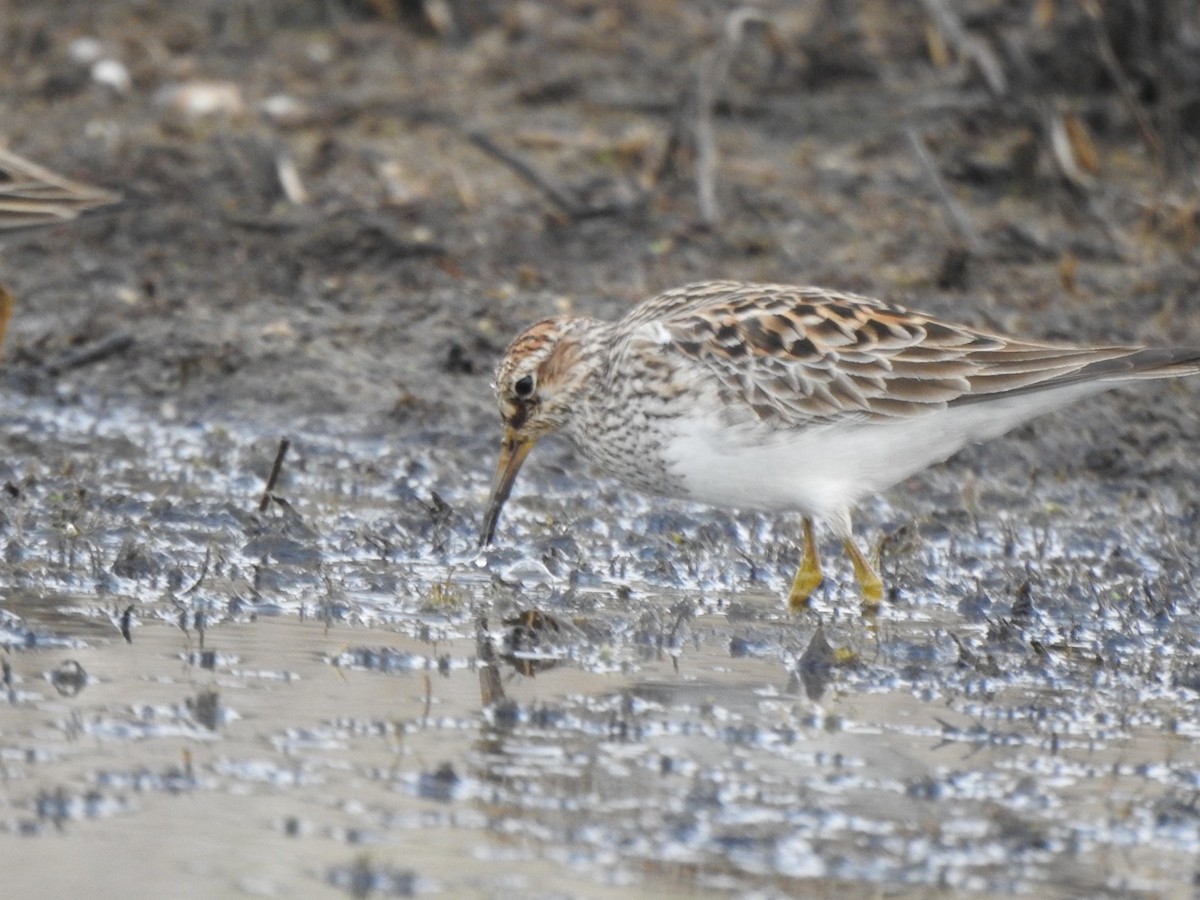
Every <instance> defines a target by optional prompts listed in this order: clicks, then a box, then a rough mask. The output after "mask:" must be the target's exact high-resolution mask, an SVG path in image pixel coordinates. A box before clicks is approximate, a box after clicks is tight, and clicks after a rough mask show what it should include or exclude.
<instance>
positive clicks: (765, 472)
mask: <svg viewBox="0 0 1200 900" xmlns="http://www.w3.org/2000/svg"><path fill="white" fill-rule="evenodd" d="M1106 386H1107V385H1103V384H1096V383H1092V384H1082V385H1072V386H1069V387H1065V388H1062V389H1061V390H1057V391H1046V392H1043V393H1035V394H1024V395H1018V396H1014V397H1008V398H998V399H995V400H987V401H984V402H980V403H974V404H967V405H963V406H956V407H951V408H949V409H934V410H931V411H929V412H928V413H926V414H924V415H920V416H916V417H914V418H909V419H894V420H889V421H885V422H880V423H864V424H838V425H832V426H816V427H812V428H800V429H796V430H794V431H770V430H768V429H765V428H761V427H752V428H745V429H739V428H733V429H731V428H729V427H727V426H725V425H724V424H723V423H722V422H721V420H720V419H719V417H717V416H715V415H708V416H702V417H697V418H691V419H687V420H679V421H677V423H676V431H675V434H674V435H673V437H672V439H671V440H669V441H668V443H667V446H666V448H665V453H664V457H665V460H666V462H667V468H668V470H669V471H670V472H671V473H672V474H673V475H675V476H676V477H677V478H678V479H679V481H680V483H682V485H683V486H684V488H685V490H686V491H687V493H688V496H689V497H690V498H691V499H693V500H697V501H699V502H702V503H710V504H713V505H715V506H730V507H737V508H743V509H756V510H762V511H766V512H783V511H796V512H800V513H802V514H804V515H807V516H812V517H814V518H819V519H824V520H826V521H829V522H831V523H837V524H841V523H843V522H847V523H848V519H847V517H848V515H849V511H850V509H851V508H853V506H854V505H855V504H856V503H857V502H858V501H859V500H860V499H862V498H863V497H866V496H870V495H871V494H875V493H878V492H880V491H883V490H885V489H887V488H889V487H891V486H892V485H894V484H896V483H897V482H898V481H901V480H903V479H905V478H907V477H908V476H909V475H912V474H913V473H914V472H919V471H920V470H921V469H924V468H925V467H927V466H929V465H932V464H933V463H935V462H940V461H942V460H944V459H946V458H947V457H949V456H951V455H953V454H954V453H956V452H958V451H959V450H960V449H962V448H963V447H964V446H966V445H967V444H969V443H974V442H976V441H982V440H987V439H989V438H993V437H997V436H999V435H1001V434H1003V433H1004V432H1006V431H1008V430H1010V429H1011V428H1014V427H1015V426H1017V425H1019V424H1021V423H1022V422H1024V421H1027V420H1028V419H1031V418H1034V417H1035V416H1038V415H1041V414H1042V413H1045V412H1048V411H1050V410H1051V409H1054V408H1056V407H1059V406H1062V405H1064V404H1066V403H1069V402H1070V401H1071V400H1073V399H1077V398H1079V397H1081V396H1084V395H1087V394H1091V393H1096V392H1097V391H1100V390H1103V389H1104V388H1105V387H1106Z"/></svg>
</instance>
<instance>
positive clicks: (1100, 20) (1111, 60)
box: [1079, 0, 1163, 162]
mask: <svg viewBox="0 0 1200 900" xmlns="http://www.w3.org/2000/svg"><path fill="white" fill-rule="evenodd" d="M1079 5H1080V6H1081V7H1083V12H1084V14H1085V15H1086V16H1087V18H1088V21H1089V22H1090V23H1091V27H1092V34H1093V36H1094V37H1095V38H1096V49H1097V50H1098V51H1099V52H1100V61H1101V62H1102V63H1103V64H1104V69H1105V71H1107V72H1108V77H1109V78H1111V79H1112V80H1113V84H1115V85H1116V86H1117V93H1119V94H1120V95H1121V100H1122V101H1124V103H1125V105H1126V106H1127V107H1128V108H1129V114H1130V115H1132V116H1133V120H1134V121H1135V122H1137V126H1138V131H1140V132H1141V133H1142V140H1144V141H1145V142H1146V146H1147V147H1149V148H1150V152H1151V153H1153V154H1154V155H1155V156H1156V157H1158V158H1159V160H1160V162H1161V159H1162V151H1163V147H1162V141H1161V140H1159V137H1158V132H1157V131H1155V130H1154V125H1153V123H1151V121H1150V116H1149V115H1148V114H1147V112H1146V110H1145V108H1144V107H1143V106H1142V104H1141V102H1139V100H1138V96H1137V91H1136V90H1135V89H1134V87H1133V85H1132V84H1131V83H1130V81H1129V78H1128V77H1126V75H1125V71H1124V70H1123V69H1122V68H1121V61H1120V60H1119V59H1117V52H1116V51H1115V50H1114V49H1113V45H1112V41H1110V40H1109V38H1108V33H1107V32H1106V31H1105V30H1104V11H1103V10H1102V9H1101V8H1100V4H1099V3H1097V2H1096V0H1080V4H1079Z"/></svg>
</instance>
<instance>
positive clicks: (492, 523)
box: [479, 428, 536, 547]
mask: <svg viewBox="0 0 1200 900" xmlns="http://www.w3.org/2000/svg"><path fill="white" fill-rule="evenodd" d="M535 443H536V440H533V439H530V438H524V437H520V436H518V435H517V434H516V432H514V431H513V430H512V429H511V428H506V429H504V441H503V443H501V444H500V459H499V460H498V461H497V463H496V475H495V477H493V478H492V492H491V495H490V496H489V497H488V505H487V515H485V516H484V518H483V528H482V529H481V530H480V532H479V546H480V547H486V546H488V544H490V543H491V542H492V538H493V537H495V536H496V523H497V522H498V521H500V510H502V509H503V508H504V504H505V502H506V501H507V500H508V495H509V493H510V492H511V491H512V486H513V482H514V481H516V480H517V473H518V472H519V471H521V464H522V463H523V462H525V457H527V456H528V455H529V451H530V450H532V449H533V445H534V444H535Z"/></svg>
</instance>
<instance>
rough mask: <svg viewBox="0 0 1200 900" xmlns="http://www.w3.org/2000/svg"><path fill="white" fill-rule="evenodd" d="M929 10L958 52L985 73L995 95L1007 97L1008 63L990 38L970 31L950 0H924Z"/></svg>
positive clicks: (985, 77)
mask: <svg viewBox="0 0 1200 900" xmlns="http://www.w3.org/2000/svg"><path fill="white" fill-rule="evenodd" d="M921 5H922V6H924V7H925V12H926V13H928V14H929V17H930V18H931V19H933V21H934V24H936V25H937V27H938V30H939V31H941V33H942V36H943V37H945V38H946V40H947V41H949V42H950V45H951V46H952V47H953V48H954V50H955V52H956V53H957V54H958V55H959V56H960V57H961V58H962V59H965V60H968V61H969V62H971V63H973V64H974V65H975V67H976V68H978V69H979V74H980V75H982V76H983V81H984V84H986V85H987V89H988V91H989V92H990V93H991V95H992V96H993V97H1003V96H1005V95H1006V94H1007V93H1008V78H1007V77H1006V76H1005V74H1004V67H1003V66H1001V65H1000V60H999V59H998V58H997V57H996V54H995V53H993V52H992V48H991V47H989V46H988V44H987V41H985V40H983V39H982V38H980V37H976V36H975V35H973V34H971V32H969V31H967V28H966V26H965V25H963V23H962V20H961V19H959V17H958V13H956V12H955V11H954V10H953V9H952V8H951V7H950V4H949V3H947V2H946V0H921Z"/></svg>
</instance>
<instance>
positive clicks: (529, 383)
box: [513, 375, 533, 400]
mask: <svg viewBox="0 0 1200 900" xmlns="http://www.w3.org/2000/svg"><path fill="white" fill-rule="evenodd" d="M513 393H514V394H516V395H517V396H518V397H519V398H520V399H522V400H528V399H529V398H530V397H532V396H533V376H532V375H526V376H525V377H524V378H518V379H517V383H516V384H514V385H513Z"/></svg>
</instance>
